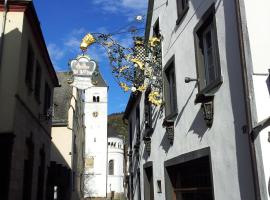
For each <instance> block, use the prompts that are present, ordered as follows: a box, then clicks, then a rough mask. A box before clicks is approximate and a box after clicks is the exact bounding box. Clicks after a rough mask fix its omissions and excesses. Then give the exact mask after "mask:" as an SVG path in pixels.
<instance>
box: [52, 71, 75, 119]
mask: <svg viewBox="0 0 270 200" xmlns="http://www.w3.org/2000/svg"><path fill="white" fill-rule="evenodd" d="M56 74H57V77H58V80H59V84H60V85H61V87H58V88H55V89H54V96H53V104H54V117H53V123H57V122H58V123H59V122H67V120H68V110H69V103H70V99H71V97H72V87H71V86H70V85H69V84H68V80H69V79H70V78H71V73H70V72H57V73H56Z"/></svg>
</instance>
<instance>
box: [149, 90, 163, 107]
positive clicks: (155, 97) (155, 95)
mask: <svg viewBox="0 0 270 200" xmlns="http://www.w3.org/2000/svg"><path fill="white" fill-rule="evenodd" d="M148 100H149V101H150V102H151V103H152V104H154V105H156V106H160V105H162V99H161V95H160V94H159V92H158V91H151V92H150V94H149V96H148Z"/></svg>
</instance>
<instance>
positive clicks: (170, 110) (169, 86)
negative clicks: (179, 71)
mask: <svg viewBox="0 0 270 200" xmlns="http://www.w3.org/2000/svg"><path fill="white" fill-rule="evenodd" d="M164 82H165V84H164V89H165V111H166V117H168V116H173V115H175V114H176V113H177V112H178V111H177V95H176V81H175V66H174V57H173V58H171V59H170V61H169V62H168V64H167V66H166V67H165V81H164Z"/></svg>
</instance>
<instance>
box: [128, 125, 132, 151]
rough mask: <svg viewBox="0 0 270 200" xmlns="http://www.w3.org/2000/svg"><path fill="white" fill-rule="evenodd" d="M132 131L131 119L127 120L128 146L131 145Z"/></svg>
mask: <svg viewBox="0 0 270 200" xmlns="http://www.w3.org/2000/svg"><path fill="white" fill-rule="evenodd" d="M132 133H133V132H132V121H131V120H129V122H128V134H129V137H128V138H129V146H130V147H131V146H132V139H133V137H132V135H133V134H132Z"/></svg>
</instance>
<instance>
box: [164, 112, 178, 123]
mask: <svg viewBox="0 0 270 200" xmlns="http://www.w3.org/2000/svg"><path fill="white" fill-rule="evenodd" d="M177 115H178V111H176V112H174V113H171V114H169V115H168V116H166V117H165V119H164V120H163V123H162V126H163V127H168V126H172V125H173V124H174V121H175V119H176V117H177Z"/></svg>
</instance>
